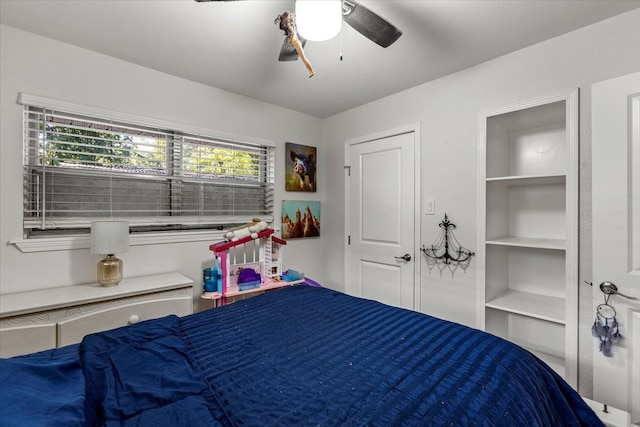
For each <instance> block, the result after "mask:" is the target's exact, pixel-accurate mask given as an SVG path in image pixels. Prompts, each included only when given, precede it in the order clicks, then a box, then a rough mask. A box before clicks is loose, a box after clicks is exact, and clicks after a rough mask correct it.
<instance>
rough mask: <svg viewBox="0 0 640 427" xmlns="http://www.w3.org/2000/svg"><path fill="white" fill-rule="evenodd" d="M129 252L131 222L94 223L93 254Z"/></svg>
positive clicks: (92, 235)
mask: <svg viewBox="0 0 640 427" xmlns="http://www.w3.org/2000/svg"><path fill="white" fill-rule="evenodd" d="M128 250H129V221H93V222H92V223H91V253H92V254H101V255H110V254H119V253H122V252H127V251H128Z"/></svg>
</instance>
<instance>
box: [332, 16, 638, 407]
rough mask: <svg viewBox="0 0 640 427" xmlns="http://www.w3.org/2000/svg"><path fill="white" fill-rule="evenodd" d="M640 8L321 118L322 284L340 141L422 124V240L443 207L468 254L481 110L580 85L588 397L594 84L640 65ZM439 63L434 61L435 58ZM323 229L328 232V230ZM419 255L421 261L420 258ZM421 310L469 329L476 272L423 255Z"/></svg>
mask: <svg viewBox="0 0 640 427" xmlns="http://www.w3.org/2000/svg"><path fill="white" fill-rule="evenodd" d="M639 29H640V11H638V10H636V11H633V12H630V13H627V14H624V15H620V16H617V17H614V18H612V19H609V20H606V21H603V22H601V23H598V24H595V25H592V26H589V27H586V28H583V29H580V30H578V31H575V32H572V33H569V34H566V35H564V36H561V37H558V38H555V39H552V40H549V41H546V42H544V43H540V44H538V45H535V46H532V47H529V48H526V49H523V50H520V51H517V52H514V53H512V54H509V55H506V56H503V57H500V58H497V59H494V60H492V61H488V62H485V63H483V64H480V65H478V66H475V67H472V68H469V69H466V70H463V71H461V72H458V73H455V74H451V75H448V76H446V77H444V78H441V79H438V80H435V81H432V82H429V83H426V84H423V85H420V86H417V87H415V88H412V89H410V90H407V91H404V92H401V93H397V94H395V95H392V96H389V97H387V98H384V99H381V100H378V101H375V102H372V103H370V104H367V105H363V106H361V107H358V108H355V109H353V110H351V111H348V112H345V113H342V114H339V115H336V116H333V117H331V118H328V119H325V120H324V122H323V148H324V150H325V151H327V154H326V157H325V159H324V163H325V167H326V169H325V170H324V171H323V174H322V177H323V178H324V181H323V182H322V185H323V188H331V189H332V192H331V197H329V195H327V197H326V200H325V202H324V204H323V220H324V229H323V232H325V237H327V239H328V242H327V246H328V247H330V248H332V252H331V253H330V254H329V255H328V260H327V264H328V265H331V266H332V269H331V271H330V272H328V277H327V278H326V279H325V284H326V285H329V286H332V287H339V286H340V284H341V283H342V282H343V276H342V271H343V269H344V209H343V206H342V205H343V200H344V179H343V178H342V177H343V176H344V173H343V166H344V142H345V141H346V140H349V139H352V138H356V137H360V136H366V135H370V134H374V133H378V132H381V131H383V130H385V129H393V128H396V127H399V126H403V125H406V124H410V123H415V122H420V124H421V137H422V141H421V144H422V145H421V155H422V160H421V163H422V182H421V189H422V198H423V199H425V198H433V199H435V201H436V215H435V216H426V215H424V216H423V217H422V222H421V228H422V229H421V232H420V244H427V245H428V244H431V243H432V242H433V241H434V240H435V239H436V238H437V237H438V234H439V230H438V223H439V222H440V221H441V220H442V218H443V215H444V213H445V212H446V213H448V214H449V217H450V219H451V221H453V222H454V223H455V224H456V225H457V227H458V228H457V229H456V236H457V238H458V239H459V241H460V242H461V243H462V244H463V245H465V246H466V247H468V248H470V249H472V250H474V249H476V248H477V247H478V246H477V245H478V243H477V238H476V232H477V230H476V217H477V209H476V201H477V200H476V197H477V191H476V177H477V141H478V135H477V133H478V112H479V111H481V110H486V109H492V108H497V107H501V106H506V105H512V104H515V103H518V102H520V101H523V100H527V99H530V98H535V97H539V96H542V95H546V94H549V93H553V92H557V91H564V90H568V89H572V88H575V87H579V88H580V283H577V284H576V286H578V287H579V288H580V291H581V292H580V294H581V297H580V304H581V307H580V311H581V315H580V337H579V338H580V361H579V376H580V379H579V388H580V391H581V392H583V393H584V394H587V395H589V394H590V393H591V364H592V362H591V360H592V359H591V348H592V337H591V333H590V327H591V323H592V322H593V314H592V313H591V300H590V298H591V289H590V288H588V286H586V285H584V284H582V281H583V280H589V281H590V280H591V270H592V269H591V264H592V263H591V190H590V189H591V182H590V181H591V93H590V91H591V84H592V83H593V82H597V81H600V80H604V79H608V78H611V77H615V76H620V75H624V74H628V73H630V72H633V71H638V70H640V54H639V50H638V46H640V30H639ZM433 60H434V61H437V60H438V58H434V59H433ZM327 231H328V233H326V232H327ZM416 258H420V259H422V257H421V256H420V257H419V256H418V255H416ZM421 262H422V266H421V267H422V280H421V295H422V301H420V304H421V309H422V311H424V312H427V313H430V314H432V315H435V316H438V317H442V318H445V319H449V320H453V321H455V322H459V323H463V324H467V325H471V326H473V325H474V323H475V305H476V268H477V263H475V262H472V263H471V267H470V268H469V269H467V272H466V273H463V272H461V271H457V272H456V274H455V277H454V278H452V277H451V275H450V274H448V273H447V272H445V273H444V274H443V275H442V276H440V274H439V272H438V271H434V272H432V273H431V274H429V272H428V269H427V268H426V263H425V262H424V260H423V259H422V261H421Z"/></svg>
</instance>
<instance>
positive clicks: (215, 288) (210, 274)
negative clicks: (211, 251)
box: [202, 258, 222, 294]
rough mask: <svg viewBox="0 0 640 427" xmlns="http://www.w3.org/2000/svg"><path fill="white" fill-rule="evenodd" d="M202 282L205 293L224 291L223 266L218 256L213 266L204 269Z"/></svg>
mask: <svg viewBox="0 0 640 427" xmlns="http://www.w3.org/2000/svg"><path fill="white" fill-rule="evenodd" d="M202 282H203V288H204V292H205V293H207V294H210V293H222V268H221V267H220V260H219V259H218V258H216V259H215V260H214V261H213V267H211V268H205V269H204V270H203V271H202Z"/></svg>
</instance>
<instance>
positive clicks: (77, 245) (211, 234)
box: [9, 231, 224, 253]
mask: <svg viewBox="0 0 640 427" xmlns="http://www.w3.org/2000/svg"><path fill="white" fill-rule="evenodd" d="M223 233H224V232H223V231H181V232H173V233H144V234H131V235H130V236H129V246H142V245H160V244H165V243H186V242H201V241H207V240H208V241H211V242H212V243H213V242H216V241H218V240H222V239H223ZM9 243H10V244H12V245H15V246H16V247H17V248H18V249H19V250H20V252H23V253H31V252H49V251H68V250H72V249H89V248H90V247H91V237H90V236H89V235H86V236H68V237H43V238H36V239H11V240H9Z"/></svg>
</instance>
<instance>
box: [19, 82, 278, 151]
mask: <svg viewBox="0 0 640 427" xmlns="http://www.w3.org/2000/svg"><path fill="white" fill-rule="evenodd" d="M16 102H17V103H18V104H20V105H31V106H36V107H44V108H50V109H52V110H61V111H65V112H68V113H74V114H82V115H85V116H87V115H88V116H94V117H100V118H107V119H111V120H116V121H122V122H129V123H135V124H138V125H144V126H152V127H159V128H163V129H164V128H171V129H173V130H178V131H183V132H187V133H191V134H195V135H201V136H207V137H209V138H218V139H223V140H228V141H235V142H243V143H249V144H256V145H267V146H269V147H275V146H276V143H275V141H272V140H270V139H263V138H256V137H250V136H244V135H236V134H232V133H227V132H220V131H214V130H211V129H207V128H201V127H197V126H190V125H186V124H183V123H175V122H170V121H167V120H159V119H153V118H150V117H144V116H138V115H135V114H129V113H122V112H118V111H113V110H108V109H104V108H99V107H92V106H89V105H82V104H75V103H72V102H67V101H60V100H58V99H53V98H46V97H43V96H38V95H32V94H28V93H24V92H20V93H19V94H18V99H17V101H16Z"/></svg>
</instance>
